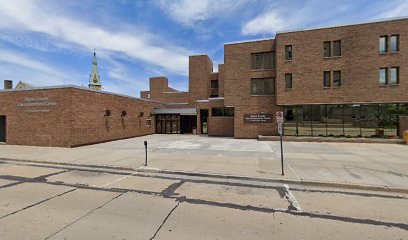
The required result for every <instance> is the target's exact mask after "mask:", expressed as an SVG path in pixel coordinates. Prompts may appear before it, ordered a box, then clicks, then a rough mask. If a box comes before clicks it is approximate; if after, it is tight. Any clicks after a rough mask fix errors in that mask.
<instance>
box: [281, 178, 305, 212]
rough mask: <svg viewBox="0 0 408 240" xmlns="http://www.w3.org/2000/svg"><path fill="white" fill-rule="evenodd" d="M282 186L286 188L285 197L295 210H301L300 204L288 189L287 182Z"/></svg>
mask: <svg viewBox="0 0 408 240" xmlns="http://www.w3.org/2000/svg"><path fill="white" fill-rule="evenodd" d="M284 186H285V189H286V197H287V198H288V200H289V202H290V203H291V204H292V206H293V207H294V208H296V211H298V212H301V211H302V208H300V205H299V203H298V201H297V200H296V198H295V196H293V194H292V192H291V191H290V190H289V186H288V185H287V184H284Z"/></svg>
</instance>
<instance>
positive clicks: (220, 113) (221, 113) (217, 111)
mask: <svg viewBox="0 0 408 240" xmlns="http://www.w3.org/2000/svg"><path fill="white" fill-rule="evenodd" d="M211 113H212V116H213V117H233V116H234V108H233V107H225V108H212V109H211Z"/></svg>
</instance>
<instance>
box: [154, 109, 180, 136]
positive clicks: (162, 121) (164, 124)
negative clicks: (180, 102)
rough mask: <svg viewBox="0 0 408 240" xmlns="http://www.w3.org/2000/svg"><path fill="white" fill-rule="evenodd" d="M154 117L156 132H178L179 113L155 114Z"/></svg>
mask: <svg viewBox="0 0 408 240" xmlns="http://www.w3.org/2000/svg"><path fill="white" fill-rule="evenodd" d="M156 119H157V120H156V133H180V115H178V114H165V115H157V116H156Z"/></svg>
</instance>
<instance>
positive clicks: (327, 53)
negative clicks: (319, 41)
mask: <svg viewBox="0 0 408 240" xmlns="http://www.w3.org/2000/svg"><path fill="white" fill-rule="evenodd" d="M323 57H331V42H323Z"/></svg>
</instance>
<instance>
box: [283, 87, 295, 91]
mask: <svg viewBox="0 0 408 240" xmlns="http://www.w3.org/2000/svg"><path fill="white" fill-rule="evenodd" d="M292 89H293V87H291V88H285V91H292Z"/></svg>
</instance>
